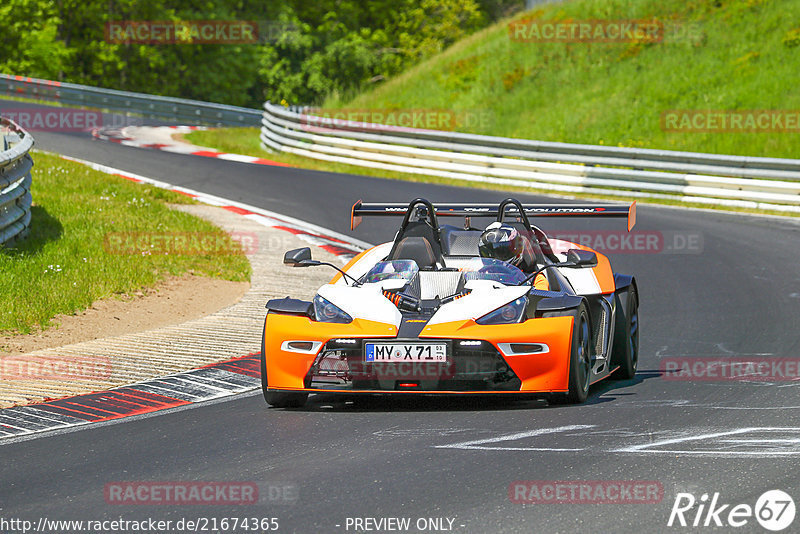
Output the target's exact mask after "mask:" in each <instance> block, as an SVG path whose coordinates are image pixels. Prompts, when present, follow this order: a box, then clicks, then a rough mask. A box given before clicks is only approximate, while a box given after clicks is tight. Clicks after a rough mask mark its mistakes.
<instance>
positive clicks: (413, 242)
mask: <svg viewBox="0 0 800 534" xmlns="http://www.w3.org/2000/svg"><path fill="white" fill-rule="evenodd" d="M392 259H394V260H414V261H415V262H417V265H418V266H419V268H420V269H423V268H425V267H434V266H436V254H434V252H433V248H432V247H431V244H430V242H429V241H428V240H427V239H425V238H424V237H404V238H402V239H401V240H400V242H399V243H397V248H396V249H395V252H394V254H393V255H392Z"/></svg>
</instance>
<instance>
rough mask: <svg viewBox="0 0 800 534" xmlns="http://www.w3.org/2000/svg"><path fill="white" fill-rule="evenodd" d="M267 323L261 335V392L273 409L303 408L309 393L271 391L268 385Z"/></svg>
mask: <svg viewBox="0 0 800 534" xmlns="http://www.w3.org/2000/svg"><path fill="white" fill-rule="evenodd" d="M265 336H266V323H265V327H264V331H263V332H262V333H261V391H262V393H264V400H265V401H267V404H269V405H270V406H272V407H273V408H302V407H303V406H305V404H306V400H308V393H285V392H282V391H269V384H268V383H267V355H266V343H265V339H264V338H265Z"/></svg>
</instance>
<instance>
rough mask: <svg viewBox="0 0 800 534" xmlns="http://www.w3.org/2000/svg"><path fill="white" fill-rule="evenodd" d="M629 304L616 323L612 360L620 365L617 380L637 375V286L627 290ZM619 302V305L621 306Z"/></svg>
mask: <svg viewBox="0 0 800 534" xmlns="http://www.w3.org/2000/svg"><path fill="white" fill-rule="evenodd" d="M623 298H625V299H626V304H627V306H626V307H625V313H622V309H621V308H620V309H619V310H618V311H619V313H617V319H616V322H615V323H614V346H613V348H612V353H611V354H612V356H611V362H612V364H613V365H618V366H619V369H617V370H616V372H615V373H614V375H613V378H616V379H617V380H627V379H630V378H633V377H634V376H635V375H636V367H637V366H638V365H639V298H638V295H637V294H636V288H635V287H634V286H631V288H630V289H629V290H628V291H627V292H626V295H625V297H623ZM619 304H620V303H619V302H617V306H618V308H619Z"/></svg>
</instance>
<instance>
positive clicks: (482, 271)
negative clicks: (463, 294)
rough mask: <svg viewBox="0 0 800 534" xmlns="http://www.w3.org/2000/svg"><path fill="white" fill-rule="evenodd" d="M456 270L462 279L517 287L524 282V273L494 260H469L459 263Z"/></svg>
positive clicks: (505, 263)
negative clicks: (459, 272) (487, 281)
mask: <svg viewBox="0 0 800 534" xmlns="http://www.w3.org/2000/svg"><path fill="white" fill-rule="evenodd" d="M458 269H459V270H460V271H461V272H463V273H464V279H465V280H467V281H470V280H491V281H493V282H500V283H501V284H504V285H517V284H519V283H520V282H522V281H523V280H525V273H523V272H522V271H521V270H520V269H519V268H517V267H515V266H514V265H511V264H510V263H507V262H505V261H502V260H498V259H495V258H470V259H468V260H465V261H464V262H463V263H459V265H458Z"/></svg>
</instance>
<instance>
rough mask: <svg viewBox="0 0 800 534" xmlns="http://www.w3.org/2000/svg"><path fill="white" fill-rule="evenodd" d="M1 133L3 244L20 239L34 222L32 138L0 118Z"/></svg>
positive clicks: (0, 241)
mask: <svg viewBox="0 0 800 534" xmlns="http://www.w3.org/2000/svg"><path fill="white" fill-rule="evenodd" d="M0 136H2V139H3V142H2V146H0V148H2V152H0V245H9V244H13V243H14V241H16V240H17V239H21V238H22V237H23V236H24V235H25V234H26V233H27V231H28V227H29V226H30V223H31V203H32V200H33V199H32V198H31V181H32V179H31V168H32V167H33V160H32V159H31V156H30V153H29V152H30V150H31V148H32V147H33V137H32V136H31V135H30V134H29V133H28V132H26V131H25V130H23V129H22V128H20V127H19V126H17V125H16V124H15V123H14V122H12V121H10V120H7V119H4V118H0Z"/></svg>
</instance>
